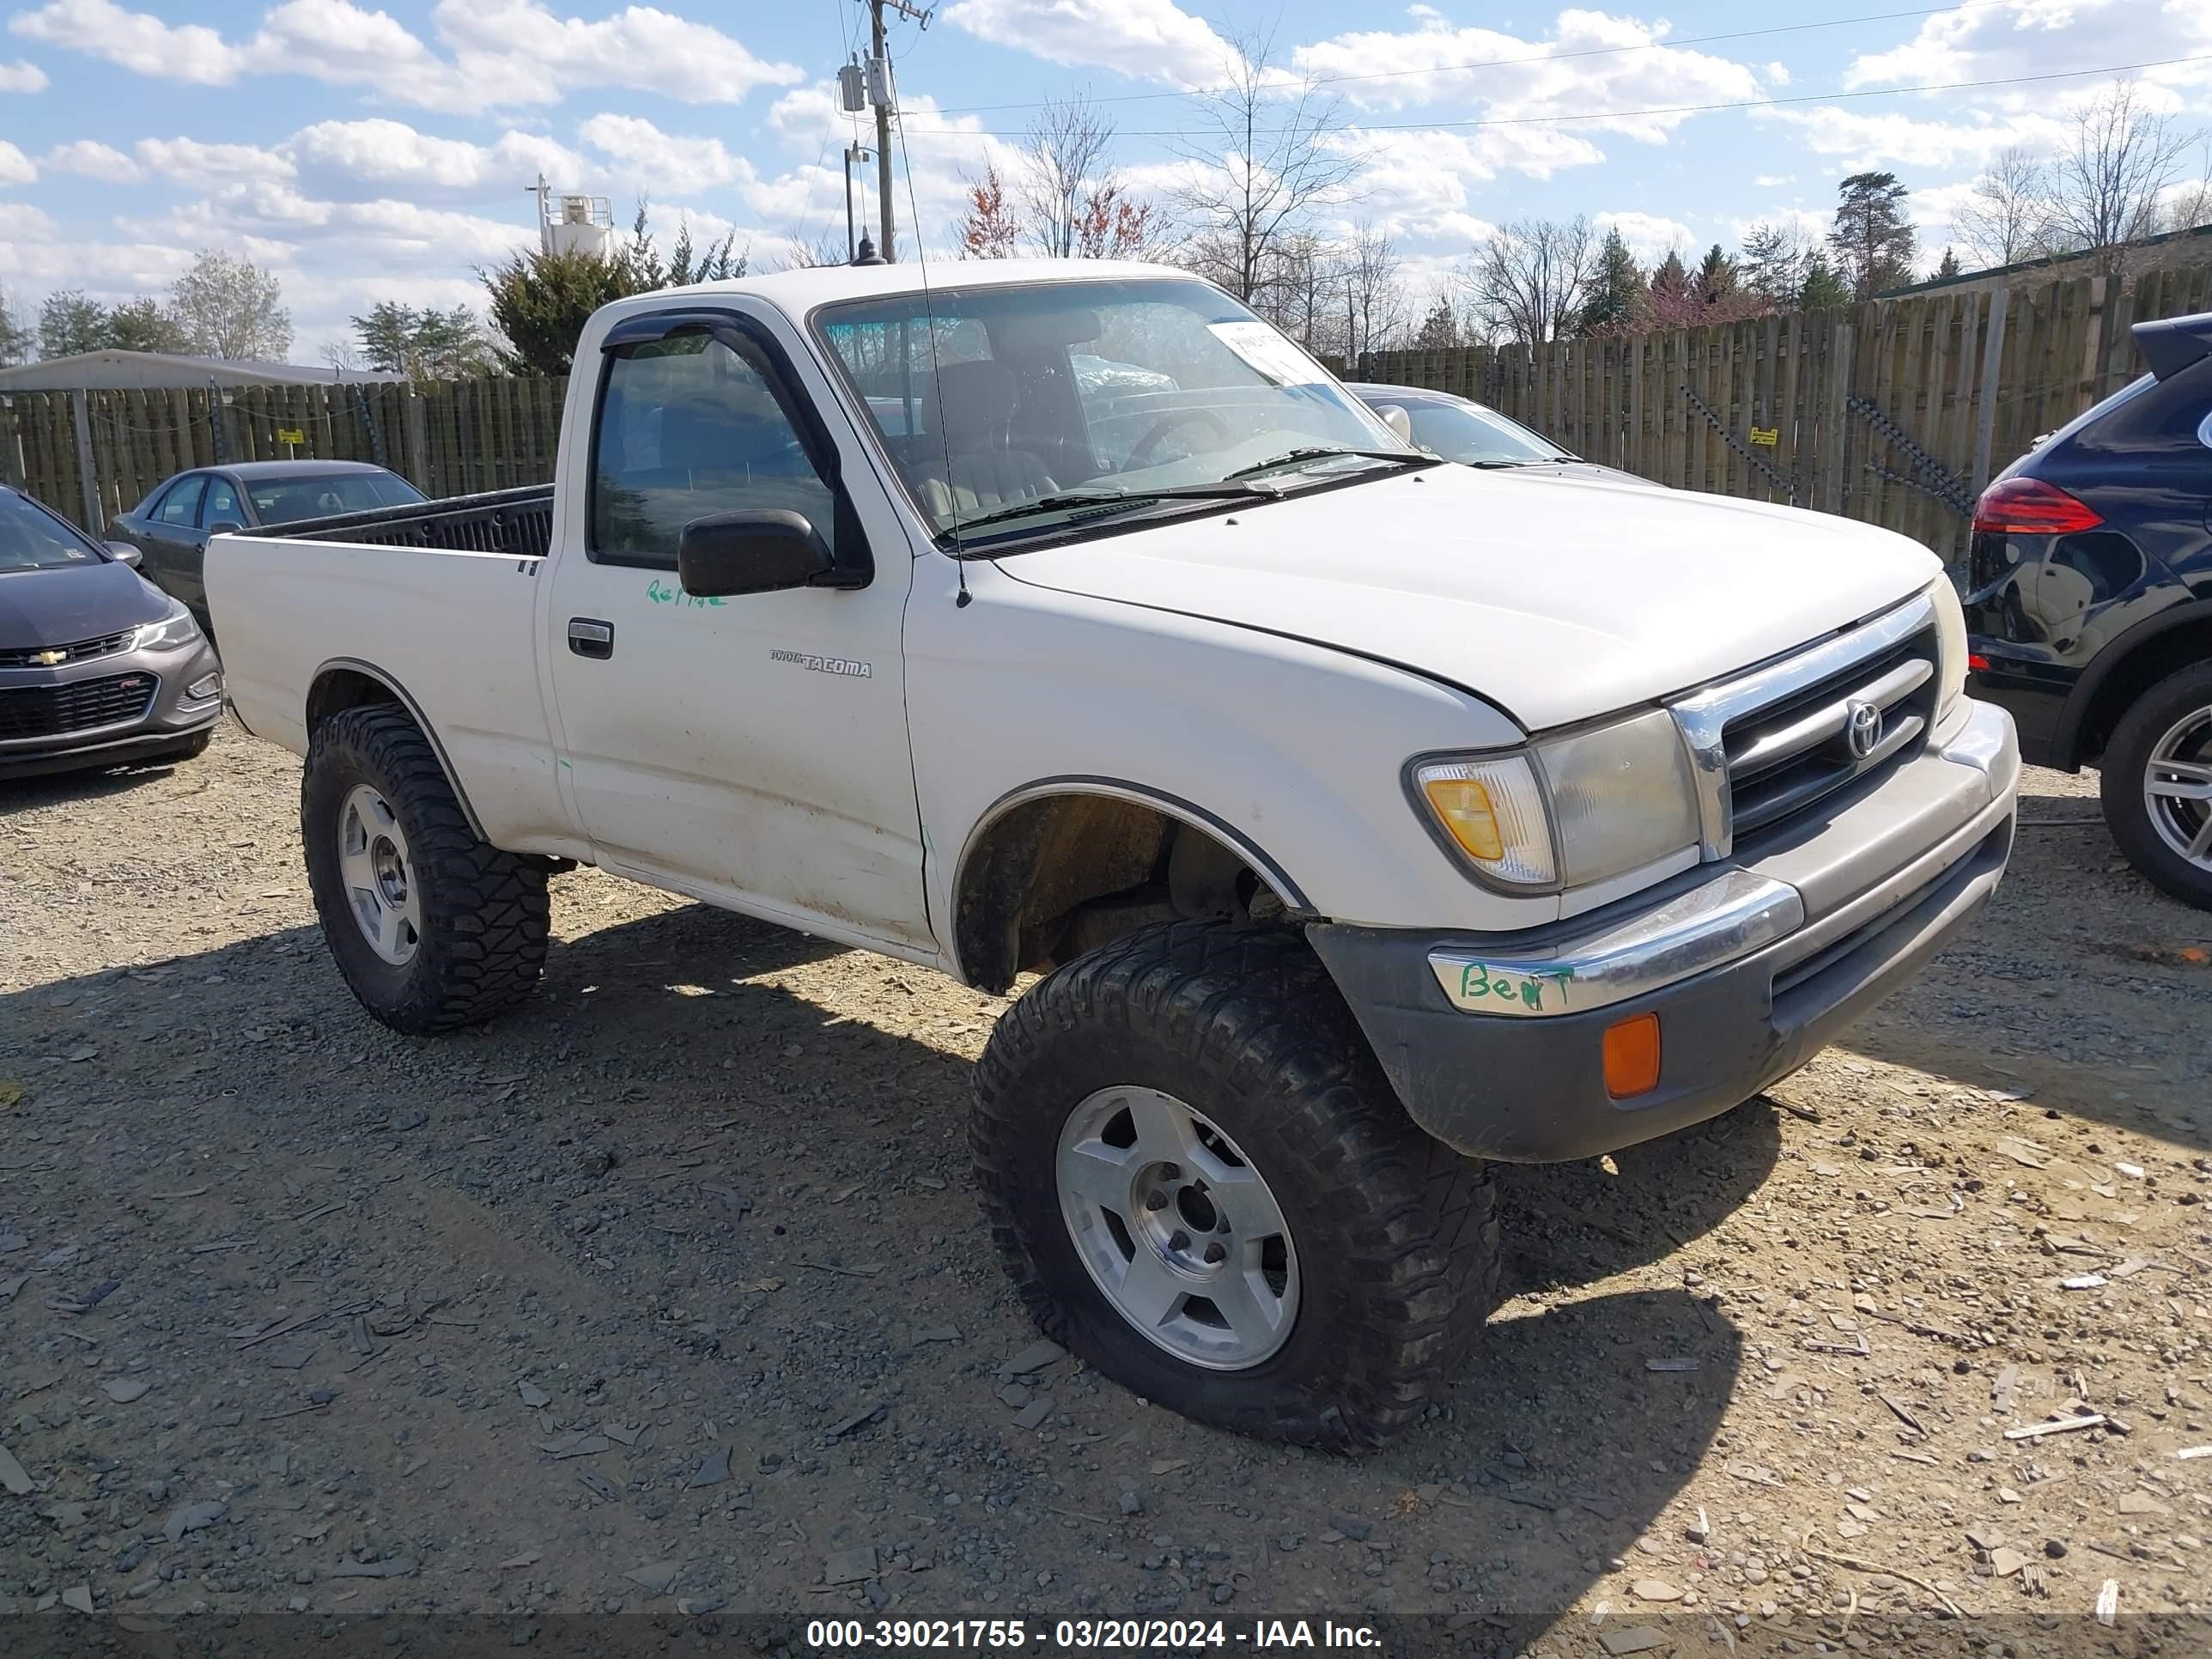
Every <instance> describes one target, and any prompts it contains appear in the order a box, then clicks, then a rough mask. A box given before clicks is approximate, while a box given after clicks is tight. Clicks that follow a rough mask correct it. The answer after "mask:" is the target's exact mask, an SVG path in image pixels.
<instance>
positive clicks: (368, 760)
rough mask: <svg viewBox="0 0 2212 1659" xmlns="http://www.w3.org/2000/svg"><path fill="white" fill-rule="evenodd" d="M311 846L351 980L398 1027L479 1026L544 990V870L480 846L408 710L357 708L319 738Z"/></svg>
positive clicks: (306, 827) (305, 814)
mask: <svg viewBox="0 0 2212 1659" xmlns="http://www.w3.org/2000/svg"><path fill="white" fill-rule="evenodd" d="M300 836H301V842H302V844H303V845H304V846H305V848H306V849H307V881H308V885H309V887H310V888H312V889H313V893H314V898H315V909H316V912H317V914H318V915H319V916H320V917H321V919H322V924H323V937H324V938H325V940H327V941H328V943H329V945H330V949H331V955H332V956H333V957H336V958H337V964H338V971H339V972H340V973H341V974H343V975H344V976H345V981H346V984H347V985H348V986H349V987H351V989H352V991H353V994H354V995H355V997H356V998H357V999H358V1000H360V1003H361V1005H362V1007H364V1008H366V1009H368V1012H370V1013H372V1014H374V1015H375V1016H376V1018H379V1019H380V1020H382V1021H383V1022H384V1023H385V1024H386V1025H389V1026H391V1027H392V1029H393V1030H398V1031H407V1032H413V1033H422V1032H428V1031H445V1030H453V1029H455V1028H456V1027H459V1026H463V1025H473V1024H478V1023H480V1022H482V1021H483V1020H487V1019H489V1018H491V1017H492V1016H493V1015H494V1014H496V1013H498V1012H500V1011H501V1009H503V1008H505V1007H507V1006H508V1005H509V1004H511V1003H513V1002H515V1001H517V1000H520V998H522V997H524V996H526V995H527V994H529V992H530V990H531V988H532V987H533V986H534V985H535V984H536V983H537V981H538V975H539V973H540V971H541V970H542V969H543V968H544V962H545V945H546V939H547V937H548V935H549V933H550V931H551V908H550V901H549V900H548V898H547V896H546V891H545V870H544V866H542V865H541V864H539V863H538V862H537V861H536V860H531V859H526V858H523V857H520V856H518V855H517V854H513V853H503V852H501V850H500V849H499V848H495V847H492V846H489V845H487V844H486V843H485V842H482V841H480V840H478V839H477V836H476V833H475V832H474V831H473V830H471V829H470V828H469V823H468V818H467V817H466V815H465V814H464V813H463V812H462V811H461V805H460V802H459V799H456V798H455V796H454V794H453V786H452V785H451V784H449V783H448V782H447V781H446V774H445V770H444V769H443V768H441V766H440V765H439V763H438V757H437V756H436V754H435V752H434V751H433V750H432V749H431V747H430V744H429V740H428V738H425V737H424V736H423V735H422V731H421V729H420V728H418V727H417V726H416V724H415V722H414V721H413V720H411V719H410V718H409V716H408V715H407V714H406V712H405V711H404V709H401V708H397V707H394V706H393V705H392V704H388V703H377V704H372V705H370V706H368V707H366V708H349V709H346V710H343V712H341V713H339V714H334V715H332V716H331V718H330V719H329V720H325V722H324V723H323V724H322V725H321V726H318V727H316V728H315V734H314V737H313V740H312V741H311V742H310V744H308V748H307V768H306V770H305V772H304V774H303V775H302V776H301V783H300Z"/></svg>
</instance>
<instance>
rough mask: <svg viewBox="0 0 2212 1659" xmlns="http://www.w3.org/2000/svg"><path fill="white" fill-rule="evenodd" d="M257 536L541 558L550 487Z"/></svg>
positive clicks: (334, 519) (377, 511)
mask: <svg viewBox="0 0 2212 1659" xmlns="http://www.w3.org/2000/svg"><path fill="white" fill-rule="evenodd" d="M261 535H262V538H263V539H275V540H279V541H307V542H355V543H361V544H369V545H374V546H380V547H438V548H444V549H446V550H448V551H450V552H455V553H511V554H515V555H518V556H521V557H524V558H538V559H542V558H544V556H545V554H546V550H548V549H549V548H550V546H551V545H552V542H553V486H552V485H551V484H550V483H548V484H526V485H524V486H523V487H522V488H520V489H488V490H484V491H483V492H482V493H480V494H478V495H448V496H447V497H445V498H444V499H443V500H441V501H428V502H425V503H423V504H422V505H420V506H416V507H369V508H367V509H366V510H364V511H362V512H359V513H331V514H330V515H329V516H328V517H325V518H320V519H298V520H294V521H293V522H292V523H290V524H286V525H279V526H275V527H273V528H271V529H269V530H266V531H264V532H261Z"/></svg>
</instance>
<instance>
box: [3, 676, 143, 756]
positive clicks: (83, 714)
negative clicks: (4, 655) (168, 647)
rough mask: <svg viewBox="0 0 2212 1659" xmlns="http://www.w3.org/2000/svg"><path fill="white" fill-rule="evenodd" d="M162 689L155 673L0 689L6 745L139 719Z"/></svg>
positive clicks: (86, 730)
mask: <svg viewBox="0 0 2212 1659" xmlns="http://www.w3.org/2000/svg"><path fill="white" fill-rule="evenodd" d="M160 687H161V682H160V681H159V680H157V679H155V678H154V676H153V675H151V674H112V675H110V676H108V677H107V678H106V679H99V680H79V681H78V682H76V684H74V685H26V686H11V687H9V688H8V689H7V690H0V741H5V740H7V739H9V738H60V737H66V736H68V735H69V734H70V732H89V731H92V730H94V728H95V727H98V726H115V725H119V724H120V723H121V722H123V721H125V720H137V719H139V718H141V717H142V716H143V715H144V714H145V713H146V711H147V710H148V709H149V708H152V707H153V703H154V693H155V691H156V690H159V689H160Z"/></svg>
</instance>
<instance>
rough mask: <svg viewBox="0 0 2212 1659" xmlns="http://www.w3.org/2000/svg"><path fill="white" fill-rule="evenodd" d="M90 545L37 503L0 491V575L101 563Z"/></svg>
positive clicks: (98, 553) (96, 552) (96, 551)
mask: <svg viewBox="0 0 2212 1659" xmlns="http://www.w3.org/2000/svg"><path fill="white" fill-rule="evenodd" d="M100 559H101V556H100V552H99V551H98V550H96V549H95V548H94V546H93V545H92V544H91V543H89V542H88V541H87V540H85V538H83V537H82V536H80V535H78V534H77V533H76V531H74V530H72V529H71V528H70V526H68V525H66V524H64V523H63V522H62V521H61V520H59V519H57V518H56V517H55V516H54V515H53V514H52V513H49V512H47V511H46V508H45V507H40V505H39V504H38V503H37V502H36V501H28V500H26V499H25V498H24V497H22V496H21V495H14V494H11V493H9V492H7V491H0V572H4V571H9V570H60V569H63V568H66V567H67V566H70V565H73V564H98V563H100Z"/></svg>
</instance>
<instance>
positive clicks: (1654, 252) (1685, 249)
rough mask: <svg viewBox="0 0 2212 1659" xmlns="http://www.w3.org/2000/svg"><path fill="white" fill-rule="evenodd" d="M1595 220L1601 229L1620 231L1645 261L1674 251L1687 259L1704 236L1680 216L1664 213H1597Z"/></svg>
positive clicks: (1632, 251) (1639, 257)
mask: <svg viewBox="0 0 2212 1659" xmlns="http://www.w3.org/2000/svg"><path fill="white" fill-rule="evenodd" d="M1594 222H1595V224H1596V225H1597V227H1598V228H1599V229H1601V230H1617V231H1619V232H1620V240H1622V241H1624V242H1626V243H1627V244H1628V251H1629V252H1631V253H1633V254H1634V255H1635V256H1636V257H1637V258H1638V259H1640V260H1642V261H1643V262H1644V264H1650V263H1651V262H1652V261H1654V260H1656V259H1663V258H1666V257H1667V255H1668V253H1669V252H1679V253H1680V254H1681V255H1682V257H1683V258H1689V257H1690V251H1691V250H1692V249H1693V248H1695V247H1696V246H1698V245H1699V240H1700V238H1699V235H1698V233H1697V232H1696V231H1694V230H1692V229H1691V228H1689V226H1687V225H1686V224H1684V223H1683V222H1681V221H1680V219H1669V218H1668V217H1666V216H1664V215H1662V214H1657V213H1635V212H1629V213H1601V214H1597V215H1595V219H1594Z"/></svg>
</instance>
